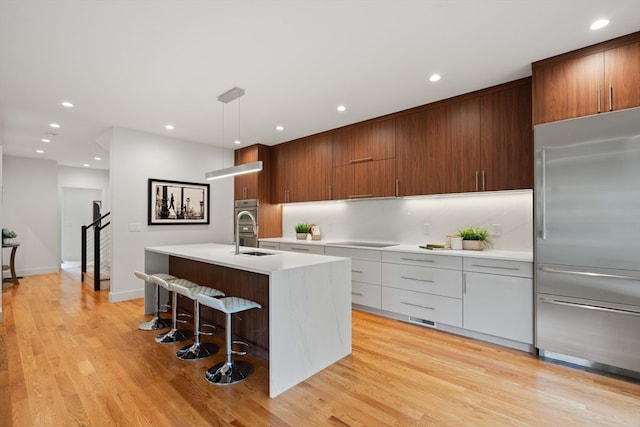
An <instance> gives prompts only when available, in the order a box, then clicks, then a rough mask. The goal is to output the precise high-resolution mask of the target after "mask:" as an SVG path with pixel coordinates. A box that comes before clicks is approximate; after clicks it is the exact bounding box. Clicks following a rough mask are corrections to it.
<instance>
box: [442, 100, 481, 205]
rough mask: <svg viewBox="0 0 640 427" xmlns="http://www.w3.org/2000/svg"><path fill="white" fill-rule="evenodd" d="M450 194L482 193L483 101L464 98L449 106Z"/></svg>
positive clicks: (446, 165) (447, 165)
mask: <svg viewBox="0 0 640 427" xmlns="http://www.w3.org/2000/svg"><path fill="white" fill-rule="evenodd" d="M446 109H447V136H446V142H447V155H446V157H445V158H444V159H443V160H444V161H443V162H442V166H441V167H443V168H446V171H447V185H446V188H447V193H467V192H472V191H478V190H481V188H480V187H479V180H480V176H479V174H480V172H481V171H480V167H479V166H480V98H479V97H477V96H474V97H464V98H462V99H460V100H456V101H453V102H451V103H449V104H447V107H446Z"/></svg>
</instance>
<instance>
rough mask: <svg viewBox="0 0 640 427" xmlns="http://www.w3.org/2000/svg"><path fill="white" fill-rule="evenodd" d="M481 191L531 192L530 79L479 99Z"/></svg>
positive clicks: (531, 129) (531, 130)
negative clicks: (482, 184)
mask: <svg viewBox="0 0 640 427" xmlns="http://www.w3.org/2000/svg"><path fill="white" fill-rule="evenodd" d="M480 103H481V104H480V108H481V110H480V126H481V128H480V142H481V159H482V161H481V163H480V169H481V170H482V171H484V186H483V188H482V190H484V191H497V190H518V189H524V188H533V126H532V125H531V109H532V105H531V78H530V77H527V78H525V79H522V80H520V81H518V82H517V83H516V84H514V85H512V86H511V87H506V88H505V89H503V90H500V91H497V92H492V93H489V94H487V95H484V96H482V97H481V99H480Z"/></svg>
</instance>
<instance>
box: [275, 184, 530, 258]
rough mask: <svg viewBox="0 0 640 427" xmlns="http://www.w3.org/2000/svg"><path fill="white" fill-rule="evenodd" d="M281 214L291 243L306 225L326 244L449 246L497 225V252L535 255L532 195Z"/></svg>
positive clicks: (386, 202)
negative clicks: (463, 233) (451, 238)
mask: <svg viewBox="0 0 640 427" xmlns="http://www.w3.org/2000/svg"><path fill="white" fill-rule="evenodd" d="M282 212H283V213H282V216H283V222H282V232H283V237H289V238H294V237H295V231H294V226H295V224H297V223H299V222H304V223H307V224H309V223H313V224H316V225H319V226H320V230H321V232H322V240H325V241H334V242H335V241H339V240H353V239H357V240H372V241H383V242H396V243H402V244H415V245H424V244H426V243H445V239H446V236H447V235H448V234H454V233H456V232H457V230H459V229H461V228H466V227H471V226H479V227H485V228H487V229H488V230H489V231H490V232H491V231H492V229H493V226H494V224H499V225H500V226H501V228H502V232H501V235H500V236H499V237H496V236H494V237H493V238H492V239H493V248H494V249H504V250H514V251H531V250H533V192H532V191H531V190H525V191H506V192H486V193H470V194H461V195H447V196H430V197H421V198H407V199H373V200H354V201H342V202H320V203H291V204H285V205H284V206H283V209H282ZM425 224H427V225H426V226H425ZM425 228H426V230H425ZM425 232H426V233H425Z"/></svg>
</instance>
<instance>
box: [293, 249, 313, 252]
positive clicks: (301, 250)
mask: <svg viewBox="0 0 640 427" xmlns="http://www.w3.org/2000/svg"><path fill="white" fill-rule="evenodd" d="M290 249H291V250H292V251H300V252H309V249H307V248H290Z"/></svg>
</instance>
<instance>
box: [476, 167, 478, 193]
mask: <svg viewBox="0 0 640 427" xmlns="http://www.w3.org/2000/svg"><path fill="white" fill-rule="evenodd" d="M476 191H478V171H476Z"/></svg>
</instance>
